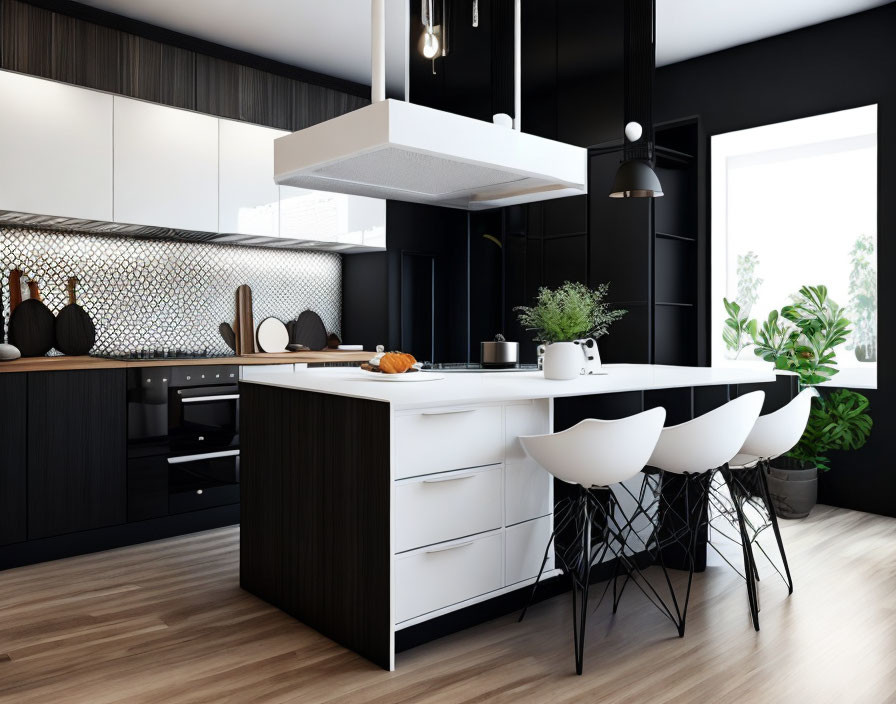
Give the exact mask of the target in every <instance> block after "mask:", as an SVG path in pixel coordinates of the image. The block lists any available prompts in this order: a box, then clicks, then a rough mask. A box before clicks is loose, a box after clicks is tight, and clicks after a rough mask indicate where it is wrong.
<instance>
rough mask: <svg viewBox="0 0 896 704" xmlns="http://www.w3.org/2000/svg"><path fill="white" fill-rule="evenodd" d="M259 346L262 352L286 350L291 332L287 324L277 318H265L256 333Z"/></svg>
mask: <svg viewBox="0 0 896 704" xmlns="http://www.w3.org/2000/svg"><path fill="white" fill-rule="evenodd" d="M256 337H257V339H258V348H259V349H260V350H261V351H262V352H286V346H287V345H288V344H289V333H288V332H287V331H286V326H285V325H284V324H283V323H282V322H281V321H280V320H277V318H265V319H264V320H262V321H261V324H259V326H258V332H257V335H256Z"/></svg>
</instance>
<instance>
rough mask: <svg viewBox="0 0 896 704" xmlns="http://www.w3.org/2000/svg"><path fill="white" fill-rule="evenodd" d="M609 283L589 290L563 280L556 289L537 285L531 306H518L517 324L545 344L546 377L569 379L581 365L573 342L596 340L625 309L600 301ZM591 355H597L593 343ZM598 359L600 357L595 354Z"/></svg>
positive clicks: (581, 353) (574, 375)
mask: <svg viewBox="0 0 896 704" xmlns="http://www.w3.org/2000/svg"><path fill="white" fill-rule="evenodd" d="M608 290H609V284H600V285H598V287H597V288H595V289H590V288H588V287H587V286H585V285H584V284H581V283H573V282H570V281H567V282H566V283H564V284H563V285H562V286H560V287H559V288H556V289H550V288H540V289H538V296H537V297H536V299H535V305H533V306H531V307H529V306H518V307H517V308H515V309H514V310H516V311H518V312H519V321H520V324H521V325H522V326H523V327H524V328H526V329H527V330H530V331H532V333H533V335H534V339H535V341H536V342H540V343H543V344H544V345H545V350H544V376H545V378H546V379H573V378H575V377H577V376H578V375H579V374H580V373H581V370H582V367H583V351H582V349H581V347H580V346H579V345H577V344H576V342H577V341H579V342H581V341H583V339H585V338H593V339H594V340H597V339H598V338H600V337H602V336H603V335H606V334H607V331H608V329H609V327H610V325H611V324H612V323H614V322H616V321H617V320H619V319H620V318H621V317H622V316H624V315H625V314H626V312H627V311H624V310H619V309H616V310H613V309H611V308H610V305H609V304H608V303H606V302H605V301H604V299H605V298H606V297H607V291H608ZM593 354H594V355H595V356H597V346H596V345H594V348H593ZM597 359H598V360H599V359H600V358H599V357H597Z"/></svg>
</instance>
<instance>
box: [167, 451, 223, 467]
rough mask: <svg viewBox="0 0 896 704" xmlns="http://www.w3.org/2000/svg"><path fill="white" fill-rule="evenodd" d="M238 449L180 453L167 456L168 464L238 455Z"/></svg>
mask: <svg viewBox="0 0 896 704" xmlns="http://www.w3.org/2000/svg"><path fill="white" fill-rule="evenodd" d="M239 454H240V451H239V450H221V451H220V452H203V453H201V454H198V455H182V456H180V457H169V458H168V464H186V463H187V462H199V461H200V460H213V459H217V458H218V457H239Z"/></svg>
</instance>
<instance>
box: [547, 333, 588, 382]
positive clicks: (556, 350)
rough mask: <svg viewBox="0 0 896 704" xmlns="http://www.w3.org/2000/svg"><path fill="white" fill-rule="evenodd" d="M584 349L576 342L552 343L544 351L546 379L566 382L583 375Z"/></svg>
mask: <svg viewBox="0 0 896 704" xmlns="http://www.w3.org/2000/svg"><path fill="white" fill-rule="evenodd" d="M584 359H585V358H584V356H583V355H582V348H581V347H579V346H578V345H577V344H576V343H575V342H552V343H550V344H549V345H547V346H546V347H545V349H544V378H545V379H554V380H556V381H564V380H568V379H575V378H576V377H577V376H579V375H580V374H581V373H582V367H583V362H584Z"/></svg>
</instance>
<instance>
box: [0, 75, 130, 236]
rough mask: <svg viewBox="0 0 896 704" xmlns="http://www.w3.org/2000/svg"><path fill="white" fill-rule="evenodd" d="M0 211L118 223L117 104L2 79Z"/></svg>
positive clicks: (57, 86) (54, 86) (62, 88)
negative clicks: (115, 210) (115, 216)
mask: <svg viewBox="0 0 896 704" xmlns="http://www.w3.org/2000/svg"><path fill="white" fill-rule="evenodd" d="M0 165H2V168H0V210H13V211H19V212H24V213H36V214H41V215H58V216H61V217H71V218H84V219H88V220H107V221H108V220H112V96H111V95H107V94H105V93H97V92H95V91H89V90H84V89H82V88H76V87H74V86H69V85H65V84H63V83H55V82H53V81H46V80H43V79H39V78H32V77H30V76H23V75H20V74H17V73H8V72H6V71H0Z"/></svg>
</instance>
